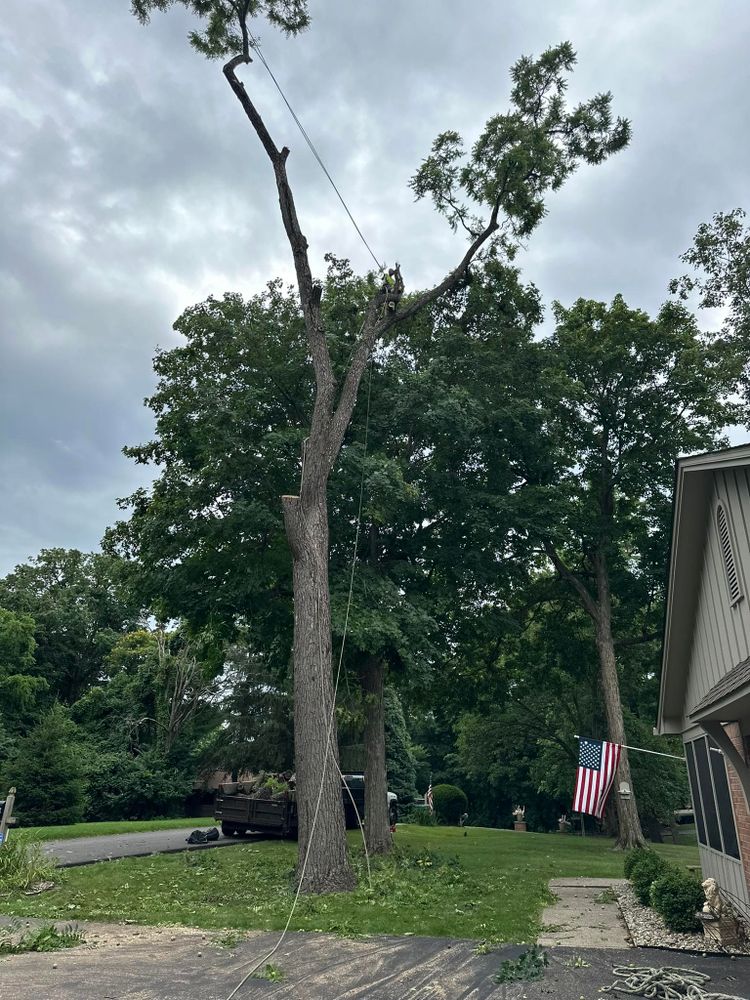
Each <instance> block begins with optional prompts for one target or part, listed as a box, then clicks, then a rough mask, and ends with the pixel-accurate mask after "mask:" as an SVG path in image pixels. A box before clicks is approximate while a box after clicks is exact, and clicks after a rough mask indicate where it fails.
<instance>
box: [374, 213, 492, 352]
mask: <svg viewBox="0 0 750 1000" xmlns="http://www.w3.org/2000/svg"><path fill="white" fill-rule="evenodd" d="M501 196H502V195H501ZM501 196H499V197H498V200H497V201H496V202H495V205H494V208H493V209H492V214H491V215H490V221H489V222H488V223H487V225H486V226H485V228H484V229H483V230H482V232H481V233H480V234H479V235H478V236H477V237H476V239H475V240H474V241H473V242H472V243H471V245H470V246H469V249H468V250H467V251H466V253H465V254H464V255H463V257H462V258H461V261H460V263H459V264H458V266H457V267H455V268H454V269H453V270H452V271H451V272H450V273H449V274H447V275H446V276H445V277H444V278H443V280H442V281H441V282H440V283H439V284H437V285H435V287H434V288H430V289H429V290H428V291H426V292H422V294H421V295H417V296H416V298H413V299H411V300H410V302H409V304H408V305H407V306H406V307H405V308H404V309H398V310H397V311H396V312H395V313H393V314H392V315H391V316H389V317H387V318H386V320H385V322H384V324H383V333H385V331H386V330H388V329H389V328H390V327H391V326H394V325H395V324H396V323H402V322H403V321H404V320H405V319H409V318H410V317H412V316H414V314H415V313H418V312H419V310H420V309H423V308H424V306H426V305H429V304H430V303H431V302H435V301H436V300H437V299H439V298H440V296H441V295H444V294H445V293H446V292H449V291H451V290H452V289H453V288H455V287H456V285H457V284H458V283H459V281H460V280H461V279H462V278H463V277H464V275H465V274H466V271H467V268H468V267H469V264H471V262H472V260H473V259H474V257H475V256H476V255H477V253H479V251H480V250H481V249H482V247H483V246H484V244H485V243H486V242H487V240H488V239H489V238H490V237H491V236H492V235H493V233H496V232H497V230H498V229H499V228H500V225H499V223H498V221H497V217H498V215H499V213H500V197H501Z"/></svg>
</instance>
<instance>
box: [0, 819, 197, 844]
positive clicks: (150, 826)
mask: <svg viewBox="0 0 750 1000" xmlns="http://www.w3.org/2000/svg"><path fill="white" fill-rule="evenodd" d="M213 822H214V821H213V820H212V819H211V817H210V816H208V817H206V816H200V817H197V818H196V817H192V818H188V819H185V818H181V819H143V820H127V821H126V820H120V821H113V822H106V821H105V822H103V823H71V824H70V825H69V826H36V827H34V826H27V827H23V828H21V829H19V830H14V831H13V833H12V835H13V836H14V837H17V836H22V837H28V838H29V839H31V840H71V839H72V838H73V837H104V836H106V835H107V834H111V833H142V832H144V831H148V830H176V829H183V828H185V827H189V828H190V829H191V830H194V829H195V828H196V827H205V826H212V825H213Z"/></svg>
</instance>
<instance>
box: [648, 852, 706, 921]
mask: <svg viewBox="0 0 750 1000" xmlns="http://www.w3.org/2000/svg"><path fill="white" fill-rule="evenodd" d="M704 902H705V896H704V894H703V888H702V887H701V884H700V882H699V881H698V880H697V879H695V878H693V876H692V875H689V874H688V873H687V872H683V871H681V870H680V869H679V868H674V867H672V866H671V865H670V868H669V871H667V872H666V873H665V874H664V875H662V876H660V877H659V878H657V879H656V881H655V882H654V884H653V885H652V886H651V905H652V906H653V908H654V909H655V910H656V912H657V913H658V914H660V916H661V917H662V918H663V920H664V923H665V924H666V925H667V927H668V928H669V929H670V931H683V932H684V931H697V930H699V929H700V922H699V921H698V920H697V919H696V916H695V914H696V913H697V912H698V910H700V909H701V907H702V906H703V904H704Z"/></svg>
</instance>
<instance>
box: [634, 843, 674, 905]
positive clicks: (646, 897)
mask: <svg viewBox="0 0 750 1000" xmlns="http://www.w3.org/2000/svg"><path fill="white" fill-rule="evenodd" d="M642 853H643V857H642V858H638V859H637V860H636V861H635V862H634V864H633V867H632V871H631V873H630V881H631V882H632V884H633V891H634V892H635V895H636V897H637V899H638V902H639V903H643V905H644V906H650V905H651V885H652V884H653V883H654V882H655V881H656V879H658V878H660V877H661V876H662V875H665V874H666V872H667V871H668V870H669V867H670V866H669V865H668V864H667V862H666V861H665V860H664V858H663V857H662V856H661V855H660V854H657V853H656V851H643V852H642Z"/></svg>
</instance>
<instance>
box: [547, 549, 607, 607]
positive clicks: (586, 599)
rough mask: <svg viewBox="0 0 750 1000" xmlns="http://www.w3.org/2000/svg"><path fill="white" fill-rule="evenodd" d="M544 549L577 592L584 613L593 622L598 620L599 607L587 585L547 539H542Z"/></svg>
mask: <svg viewBox="0 0 750 1000" xmlns="http://www.w3.org/2000/svg"><path fill="white" fill-rule="evenodd" d="M544 551H545V552H546V553H547V556H548V557H549V558H550V560H551V561H552V564H553V566H554V567H555V569H556V570H557V572H558V573H559V574H560V577H561V578H562V579H563V580H565V582H566V583H568V584H569V585H570V586H571V587H572V588H573V590H574V591H575V592H576V594H578V597H579V598H580V601H581V604H582V605H583V609H584V611H585V612H586V614H587V615H588V616H589V617H590V618H591V619H592V621H593V622H595V623H596V622H598V620H599V608H598V606H597V603H596V601H595V600H594V598H593V597H592V596H591V592H590V591H589V589H588V587H586V585H585V584H584V583H583V582H582V581H581V580H580V579H579V577H578V576H576V574H575V573H574V572H573V571H572V570H571V569H570V568H569V567H568V566H566V564H565V563H564V562H563V560H562V558H561V557H560V555H559V553H558V552H557V549H556V548H555V547H554V545H553V544H552V542H551V541H550V540H549V539H545V541H544Z"/></svg>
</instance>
